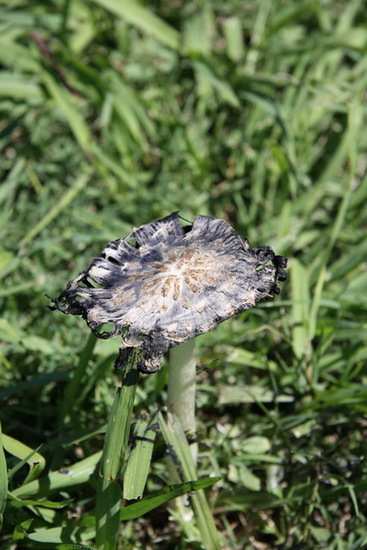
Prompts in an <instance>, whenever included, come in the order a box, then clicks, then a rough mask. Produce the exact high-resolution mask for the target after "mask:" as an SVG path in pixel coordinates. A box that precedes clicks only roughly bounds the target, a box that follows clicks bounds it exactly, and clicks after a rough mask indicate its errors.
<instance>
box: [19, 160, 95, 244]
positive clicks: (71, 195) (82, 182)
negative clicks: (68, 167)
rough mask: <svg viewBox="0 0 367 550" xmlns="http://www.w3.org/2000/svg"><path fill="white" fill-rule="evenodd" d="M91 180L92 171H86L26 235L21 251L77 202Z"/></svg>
mask: <svg viewBox="0 0 367 550" xmlns="http://www.w3.org/2000/svg"><path fill="white" fill-rule="evenodd" d="M89 179H90V171H89V170H88V169H86V171H85V173H83V174H82V175H81V176H80V177H79V178H78V179H77V180H76V181H75V183H74V184H73V185H72V187H70V189H68V190H67V191H66V192H64V194H63V196H62V197H61V198H60V200H59V201H58V202H56V204H54V206H53V207H52V208H51V209H50V211H49V212H48V213H47V214H46V215H45V216H44V217H43V218H42V219H41V220H40V221H39V222H38V223H36V225H35V226H34V227H32V229H30V231H28V233H26V235H25V237H24V238H23V239H22V240H21V242H20V245H19V247H20V249H21V250H22V249H24V247H25V245H26V244H28V243H29V242H30V241H32V240H33V239H34V238H35V237H37V235H39V233H41V231H43V230H44V229H45V228H46V227H47V226H48V225H49V224H50V223H51V222H52V221H53V220H54V219H55V218H57V216H59V215H60V214H61V212H62V211H63V210H65V209H66V208H67V207H68V206H69V205H70V204H71V203H72V202H73V200H75V198H76V197H77V196H78V195H79V193H81V192H82V190H83V189H84V188H85V187H86V185H87V184H88V181H89Z"/></svg>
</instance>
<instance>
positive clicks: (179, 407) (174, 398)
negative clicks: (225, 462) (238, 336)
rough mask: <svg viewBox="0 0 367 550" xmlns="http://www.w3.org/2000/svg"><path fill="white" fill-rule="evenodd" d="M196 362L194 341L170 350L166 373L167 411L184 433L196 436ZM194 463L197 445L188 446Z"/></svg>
mask: <svg viewBox="0 0 367 550" xmlns="http://www.w3.org/2000/svg"><path fill="white" fill-rule="evenodd" d="M195 390H196V360H195V340H194V339H192V340H188V341H187V342H185V343H183V344H180V345H179V346H176V347H174V348H171V350H170V356H169V372H168V410H169V411H170V412H171V413H173V414H174V415H175V416H176V417H177V418H178V419H179V421H180V423H181V426H182V428H183V429H184V431H185V433H186V434H188V435H189V436H190V437H195V435H196V422H195V400H196V399H195V397H196V396H195ZM190 448H191V453H192V456H193V458H194V460H195V461H196V455H197V445H196V444H192V445H191V446H190Z"/></svg>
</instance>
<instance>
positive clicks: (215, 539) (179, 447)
mask: <svg viewBox="0 0 367 550" xmlns="http://www.w3.org/2000/svg"><path fill="white" fill-rule="evenodd" d="M159 425H160V428H161V430H162V434H163V437H164V439H165V441H166V443H167V445H169V446H170V447H171V448H172V449H173V452H174V453H175V454H176V455H177V460H178V462H179V465H180V466H179V467H178V471H180V470H181V468H182V473H183V476H184V478H185V481H190V480H191V481H192V480H195V479H196V478H197V473H196V468H195V463H194V461H193V458H192V455H191V451H190V446H189V444H188V442H187V439H186V436H185V434H184V432H183V430H182V427H181V424H180V422H179V421H178V420H177V419H176V418H175V417H174V415H171V414H168V416H167V421H166V420H165V419H164V417H163V415H162V413H159ZM173 463H174V464H175V466H176V465H177V463H176V459H175V460H174V461H173ZM192 502H193V507H194V513H195V519H196V521H197V526H198V528H199V531H200V535H201V538H202V541H203V545H204V547H205V548H207V549H208V550H220V549H221V548H222V547H223V546H222V541H221V536H220V533H219V532H218V531H217V528H216V526H215V523H214V520H213V516H212V513H211V510H210V507H209V504H208V502H207V500H206V497H205V494H204V492H203V491H202V490H200V491H198V492H195V493H194V494H193V495H192Z"/></svg>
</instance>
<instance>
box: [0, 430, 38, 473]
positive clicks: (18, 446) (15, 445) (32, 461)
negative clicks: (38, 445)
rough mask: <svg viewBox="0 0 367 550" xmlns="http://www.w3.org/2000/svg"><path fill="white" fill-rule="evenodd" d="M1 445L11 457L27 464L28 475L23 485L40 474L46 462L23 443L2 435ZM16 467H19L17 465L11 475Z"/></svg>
mask: <svg viewBox="0 0 367 550" xmlns="http://www.w3.org/2000/svg"><path fill="white" fill-rule="evenodd" d="M3 445H4V449H5V450H6V451H7V452H8V453H10V454H11V455H13V456H16V457H17V458H19V459H20V460H21V463H23V464H25V463H27V464H28V466H29V473H28V475H27V477H26V479H25V481H24V483H28V482H30V481H32V480H33V479H35V478H37V477H38V476H39V475H40V474H41V472H42V470H43V469H44V467H45V465H46V461H45V459H44V457H43V456H42V455H41V454H40V453H38V452H37V451H34V450H33V449H31V448H30V447H28V446H27V445H24V443H21V442H20V441H18V440H17V439H14V438H13V437H10V436H8V435H5V434H3ZM18 466H20V465H17V466H16V467H15V469H13V473H14V472H15V471H16V469H18Z"/></svg>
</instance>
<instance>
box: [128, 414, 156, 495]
mask: <svg viewBox="0 0 367 550" xmlns="http://www.w3.org/2000/svg"><path fill="white" fill-rule="evenodd" d="M156 422H157V421H156V415H153V416H152V417H151V418H150V417H147V415H143V416H142V417H141V418H139V419H138V420H137V422H136V425H135V430H134V439H133V448H132V451H131V453H130V456H129V458H128V461H127V464H126V469H125V474H124V498H125V499H127V500H133V499H136V498H141V497H142V496H143V492H144V488H145V484H146V481H147V478H148V474H149V469H150V463H151V458H152V453H153V446H154V440H155V436H156V433H157V423H156Z"/></svg>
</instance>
